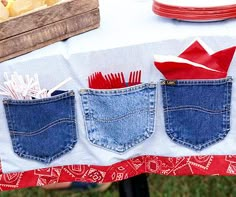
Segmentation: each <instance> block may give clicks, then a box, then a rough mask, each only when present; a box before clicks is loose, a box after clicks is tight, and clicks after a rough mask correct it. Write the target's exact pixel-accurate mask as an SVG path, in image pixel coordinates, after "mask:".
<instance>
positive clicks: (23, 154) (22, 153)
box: [12, 138, 77, 163]
mask: <svg viewBox="0 0 236 197" xmlns="http://www.w3.org/2000/svg"><path fill="white" fill-rule="evenodd" d="M12 141H13V145H14V147H15V149H14V152H15V153H16V154H17V155H19V156H21V157H23V158H26V159H33V160H36V161H41V162H45V163H50V162H51V161H53V160H54V159H56V158H58V157H60V156H61V155H63V154H64V153H67V152H69V151H70V150H72V149H73V147H74V146H75V144H76V143H77V140H70V142H69V143H68V145H67V146H66V147H65V148H64V149H63V150H62V151H61V152H58V153H57V154H55V155H53V156H51V157H49V158H48V159H46V158H40V157H35V156H33V155H29V154H27V152H26V151H22V150H23V148H22V146H21V145H20V143H18V140H17V138H13V139H12Z"/></svg>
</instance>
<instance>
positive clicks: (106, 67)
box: [0, 0, 236, 172]
mask: <svg viewBox="0 0 236 197" xmlns="http://www.w3.org/2000/svg"><path fill="white" fill-rule="evenodd" d="M111 2H112V3H111ZM122 2H123V3H122ZM124 2H125V3H124ZM100 4H101V15H102V21H101V27H100V28H99V29H97V30H94V31H91V32H88V33H86V34H82V35H79V36H75V37H73V38H71V39H68V40H67V41H65V42H58V43H56V44H53V45H50V46H48V47H45V48H43V49H40V50H37V51H34V52H32V53H29V54H27V55H24V56H21V57H19V58H15V59H12V60H9V61H6V62H4V63H1V64H0V73H3V72H9V73H10V72H13V71H17V72H18V73H20V74H34V73H38V74H39V76H40V82H41V84H42V86H43V87H46V88H51V87H53V86H54V85H56V84H58V83H59V82H61V81H62V80H64V79H66V78H67V77H72V78H73V81H72V82H70V83H68V84H67V85H66V86H64V87H63V89H73V90H75V91H76V92H77V93H76V107H77V118H78V122H79V123H81V124H79V127H78V137H79V139H78V143H77V144H76V146H75V148H74V149H73V150H72V151H71V152H70V153H67V154H65V155H64V156H62V157H60V158H58V159H56V160H55V161H53V162H52V163H51V164H49V165H46V164H42V163H40V162H36V161H32V160H27V159H21V158H20V157H18V156H17V155H16V154H14V152H13V150H12V146H11V140H10V135H9V132H8V128H7V123H6V119H5V114H4V109H3V105H0V158H1V163H2V168H3V172H16V171H24V170H31V169H37V168H43V167H49V166H58V165H69V164H95V165H110V164H113V163H116V162H119V161H121V160H124V159H128V158H132V157H136V156H139V155H162V156H187V155H207V154H216V155H222V154H236V146H234V144H235V143H236V121H235V120H234V119H235V118H234V119H233V118H232V117H236V110H235V108H236V105H235V104H233V105H232V116H231V131H230V132H229V134H228V135H227V137H226V138H225V140H223V141H221V142H219V143H217V144H215V145H212V146H210V147H209V148H206V149H203V150H202V151H200V152H196V151H193V150H191V149H189V148H185V147H183V146H181V145H178V144H176V143H174V142H172V141H171V140H170V139H169V137H168V136H167V135H166V133H165V130H164V120H163V111H162V101H161V97H160V95H161V94H160V88H159V87H158V92H157V95H158V99H157V113H156V114H157V116H156V122H155V123H156V125H155V133H154V134H153V135H152V136H151V138H149V139H148V140H146V141H144V142H142V143H141V144H139V145H138V146H136V147H134V148H132V149H131V150H129V151H128V152H126V153H124V154H116V153H114V152H111V151H107V150H104V149H102V148H98V147H96V146H94V145H92V144H91V143H89V141H88V140H87V135H86V131H85V127H84V121H83V117H82V111H81V103H80V98H79V96H78V90H79V89H81V88H86V87H87V77H88V75H90V74H91V73H93V72H96V71H102V72H103V73H110V72H120V71H123V72H124V73H125V74H126V77H128V74H129V72H130V71H133V70H139V69H141V70H142V81H143V82H158V81H159V79H160V78H162V76H161V74H160V73H159V72H158V71H157V69H156V68H155V66H154V65H153V60H154V59H153V55H154V54H161V55H178V54H179V53H180V52H181V51H183V50H184V49H185V48H186V47H187V46H188V45H189V44H190V43H191V42H192V41H193V39H194V38H195V37H198V36H201V39H202V40H203V41H204V42H205V43H206V44H208V45H209V46H210V47H211V48H212V49H213V50H215V51H217V50H221V49H224V48H227V47H231V46H233V45H235V44H236V38H233V32H235V31H234V30H233V29H234V28H236V23H235V20H231V21H224V22H218V23H206V24H205V23H200V24H198V23H186V22H178V21H172V20H167V19H162V18H159V17H158V16H156V15H154V14H153V13H152V11H151V4H152V2H151V1H150V0H148V1H147V0H146V1H141V0H140V1H134V0H128V1H124V0H101V1H100ZM229 28H230V31H227V29H229ZM187 31H188V32H189V33H187ZM222 32H224V33H222ZM230 34H232V35H230ZM203 35H205V36H203ZM207 35H211V36H209V37H208V36H207ZM212 35H214V36H212ZM219 35H224V36H219ZM187 36H191V37H189V38H185V37H187ZM167 38H173V39H167ZM183 38H185V39H183ZM162 40H163V41H162ZM134 44H138V45H134ZM129 45H130V46H129ZM235 61H236V58H234V60H233V62H232V64H231V67H230V70H229V75H231V76H233V77H234V78H236V67H235V66H234V64H235ZM0 81H3V76H2V75H0ZM235 89H236V86H235V83H233V95H232V100H233V103H235V102H236V93H235ZM2 98H3V97H1V98H0V99H2Z"/></svg>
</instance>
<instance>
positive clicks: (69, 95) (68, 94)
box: [3, 91, 75, 105]
mask: <svg viewBox="0 0 236 197" xmlns="http://www.w3.org/2000/svg"><path fill="white" fill-rule="evenodd" d="M74 97H75V96H74V91H68V92H65V93H62V94H60V95H56V96H52V97H48V98H42V99H32V100H15V99H10V98H4V99H3V104H4V105H37V104H45V103H52V102H55V101H58V100H62V99H67V98H68V99H72V98H74Z"/></svg>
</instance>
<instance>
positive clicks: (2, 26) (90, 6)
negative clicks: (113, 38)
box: [0, 0, 100, 62]
mask: <svg viewBox="0 0 236 197" xmlns="http://www.w3.org/2000/svg"><path fill="white" fill-rule="evenodd" d="M98 6H99V5H98V0H70V1H66V2H63V3H61V4H57V5H54V6H51V7H48V8H45V9H42V10H38V11H35V12H31V13H28V14H25V15H22V16H19V17H15V18H12V19H10V20H7V21H4V22H2V23H0V62H3V61H5V60H8V59H10V58H14V57H16V56H19V55H22V54H25V53H28V52H30V51H33V50H35V49H39V48H41V47H44V46H47V45H49V44H52V43H55V42H57V41H60V40H64V39H66V38H69V37H71V36H74V35H77V34H80V33H83V32H86V31H89V30H92V29H95V28H98V27H99V25H100V14H99V8H98Z"/></svg>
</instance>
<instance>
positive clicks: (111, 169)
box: [0, 155, 236, 191]
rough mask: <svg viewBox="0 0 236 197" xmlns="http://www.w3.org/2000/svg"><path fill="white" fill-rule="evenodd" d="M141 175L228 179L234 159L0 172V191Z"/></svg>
mask: <svg viewBox="0 0 236 197" xmlns="http://www.w3.org/2000/svg"><path fill="white" fill-rule="evenodd" d="M0 171H1V169H0ZM142 173H152V174H160V175H169V176H183V175H227V176H232V175H236V156H233V155H217V156H213V155H207V156H188V157H162V156H147V155H146V156H139V157H135V158H133V159H129V160H124V161H122V162H118V163H115V164H113V165H111V166H95V165H68V166H61V167H51V168H44V169H37V170H30V171H25V172H19V173H17V172H16V173H6V174H4V173H0V191H5V190H12V189H20V188H26V187H33V186H42V185H47V184H50V183H58V182H67V181H82V182H98V183H103V182H116V181H120V180H124V179H127V178H130V177H133V176H135V175H139V174H142Z"/></svg>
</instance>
